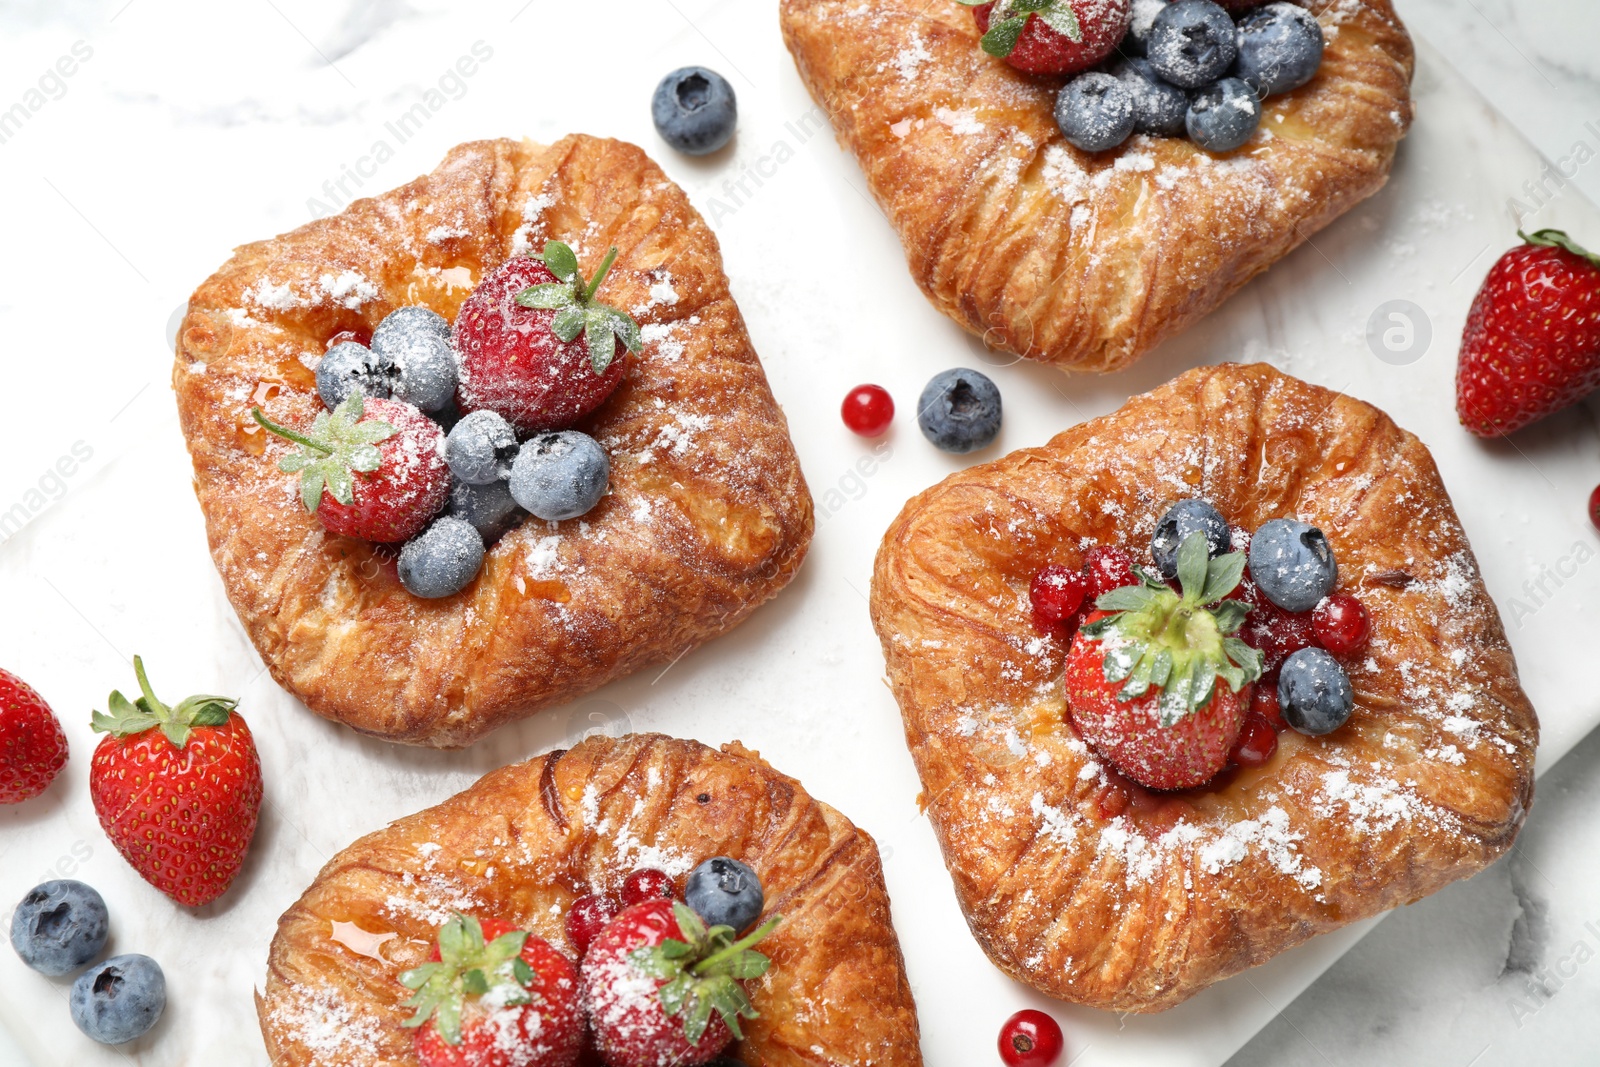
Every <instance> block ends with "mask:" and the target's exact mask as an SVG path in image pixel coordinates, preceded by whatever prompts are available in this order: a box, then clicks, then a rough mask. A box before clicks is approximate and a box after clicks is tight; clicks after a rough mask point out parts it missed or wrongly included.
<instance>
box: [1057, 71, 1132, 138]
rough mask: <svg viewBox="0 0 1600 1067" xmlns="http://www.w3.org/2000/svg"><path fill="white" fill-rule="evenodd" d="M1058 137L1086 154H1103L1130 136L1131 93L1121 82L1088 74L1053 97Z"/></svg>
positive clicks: (1103, 73)
mask: <svg viewBox="0 0 1600 1067" xmlns="http://www.w3.org/2000/svg"><path fill="white" fill-rule="evenodd" d="M1056 125H1057V126H1059V127H1060V128H1061V136H1063V137H1065V138H1066V139H1067V140H1068V141H1070V142H1072V144H1074V145H1076V146H1077V147H1079V148H1081V149H1083V150H1084V151H1085V152H1104V151H1106V150H1107V149H1111V148H1115V147H1117V145H1119V144H1121V143H1122V142H1123V141H1126V140H1127V139H1128V138H1129V137H1130V136H1132V135H1133V127H1134V105H1133V93H1132V92H1130V91H1129V89H1128V86H1127V85H1125V84H1124V83H1123V82H1122V81H1121V80H1120V79H1118V78H1115V77H1112V76H1111V75H1110V74H1106V73H1105V72H1103V71H1098V70H1097V71H1091V72H1090V73H1088V74H1080V75H1078V76H1077V77H1076V78H1074V79H1072V81H1071V82H1069V83H1068V84H1067V86H1066V87H1065V88H1064V89H1062V90H1061V92H1060V93H1058V94H1057V95H1056Z"/></svg>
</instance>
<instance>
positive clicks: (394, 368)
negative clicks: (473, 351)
mask: <svg viewBox="0 0 1600 1067" xmlns="http://www.w3.org/2000/svg"><path fill="white" fill-rule="evenodd" d="M370 347H371V349H372V354H373V356H374V357H376V358H377V360H378V363H379V365H380V366H382V367H387V368H391V370H390V372H389V373H390V395H391V396H393V397H394V398H395V399H396V400H404V401H406V402H407V403H409V404H413V405H415V406H416V407H418V408H420V409H421V410H423V411H438V410H440V409H441V408H443V407H444V406H445V405H447V404H449V403H451V402H452V401H453V400H454V399H455V395H456V357H455V350H454V349H453V348H452V346H451V342H450V324H449V323H448V322H446V321H445V320H444V319H443V318H442V317H441V316H439V315H437V314H435V313H434V312H432V311H429V310H428V309H427V308H422V307H403V308H399V309H397V310H395V311H392V312H390V313H389V314H388V315H387V316H385V317H384V320H383V321H382V322H380V323H379V324H378V328H377V329H376V330H374V331H372V345H371V346H370Z"/></svg>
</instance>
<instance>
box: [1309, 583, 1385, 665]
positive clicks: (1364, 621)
mask: <svg viewBox="0 0 1600 1067" xmlns="http://www.w3.org/2000/svg"><path fill="white" fill-rule="evenodd" d="M1311 622H1312V625H1313V626H1314V627H1315V628H1316V634H1317V643H1318V644H1319V645H1321V646H1322V647H1323V648H1325V649H1327V650H1328V651H1329V652H1332V653H1333V654H1334V655H1335V656H1353V655H1355V654H1356V653H1357V652H1360V651H1361V650H1362V649H1363V648H1365V647H1366V644H1367V638H1368V636H1369V635H1370V634H1371V632H1372V622H1371V620H1370V619H1369V618H1368V617H1367V609H1366V607H1365V606H1364V605H1363V604H1362V603H1361V601H1360V600H1358V599H1356V598H1355V597H1353V596H1351V595H1350V594H1349V593H1334V594H1333V595H1332V596H1330V597H1327V598H1325V599H1324V600H1323V601H1322V602H1321V603H1320V604H1318V605H1317V607H1316V610H1315V611H1313V612H1312V613H1311Z"/></svg>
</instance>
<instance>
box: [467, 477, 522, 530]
mask: <svg viewBox="0 0 1600 1067" xmlns="http://www.w3.org/2000/svg"><path fill="white" fill-rule="evenodd" d="M449 511H450V514H451V515H454V516H455V517H456V518H458V519H460V520H462V521H463V522H466V523H469V524H471V526H472V528H473V529H475V530H477V531H478V534H479V535H480V536H481V537H482V538H483V543H484V544H485V545H492V544H494V543H495V542H496V541H498V540H500V538H502V537H504V536H505V535H506V534H507V533H509V532H510V531H511V530H512V528H513V527H515V526H516V525H517V524H518V523H520V522H521V521H522V520H523V518H524V517H526V515H527V514H528V513H527V512H525V511H523V510H522V509H521V508H519V507H517V501H516V498H514V497H513V496H512V495H511V485H510V483H508V482H489V483H487V484H486V485H473V484H472V483H470V482H463V481H460V480H457V481H455V482H453V483H451V486H450V505H449Z"/></svg>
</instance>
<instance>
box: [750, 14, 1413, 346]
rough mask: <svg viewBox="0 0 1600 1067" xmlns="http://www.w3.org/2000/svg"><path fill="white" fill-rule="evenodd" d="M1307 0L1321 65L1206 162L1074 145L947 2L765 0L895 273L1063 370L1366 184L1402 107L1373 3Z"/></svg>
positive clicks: (1180, 318)
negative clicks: (889, 244)
mask: <svg viewBox="0 0 1600 1067" xmlns="http://www.w3.org/2000/svg"><path fill="white" fill-rule="evenodd" d="M1308 6H1311V7H1314V8H1316V9H1320V14H1319V16H1318V17H1319V18H1320V20H1321V22H1322V25H1323V27H1324V33H1325V36H1326V39H1327V46H1326V51H1325V55H1324V58H1323V63H1322V68H1321V70H1320V71H1319V72H1318V74H1317V76H1316V77H1315V78H1314V79H1313V80H1312V81H1311V82H1310V83H1309V84H1307V85H1305V86H1304V87H1302V88H1300V89H1298V90H1296V91H1295V92H1293V93H1288V94H1285V95H1283V96H1275V97H1272V98H1271V99H1269V100H1267V101H1266V106H1265V113H1264V116H1263V119H1262V127H1263V128H1262V131H1261V132H1258V133H1257V134H1256V135H1255V137H1254V138H1253V139H1252V140H1251V141H1250V142H1249V144H1247V145H1246V146H1245V147H1244V148H1241V149H1239V150H1238V151H1236V152H1231V153H1227V154H1225V155H1217V156H1213V155H1210V154H1208V153H1207V152H1205V151H1203V150H1202V149H1200V148H1198V147H1196V146H1195V145H1194V144H1192V143H1190V142H1189V141H1187V140H1184V139H1182V138H1162V137H1148V136H1143V135H1137V136H1135V137H1133V138H1131V139H1130V140H1128V141H1127V142H1126V143H1125V144H1123V145H1122V146H1121V147H1120V148H1117V149H1113V150H1111V151H1108V152H1102V153H1094V154H1091V153H1086V152H1082V151H1080V150H1078V149H1077V148H1074V147H1073V146H1072V145H1070V144H1068V143H1067V142H1066V140H1065V139H1064V138H1063V137H1062V135H1061V132H1060V131H1059V130H1058V129H1057V128H1056V124H1055V119H1054V117H1053V116H1054V112H1053V109H1054V104H1055V95H1056V90H1057V89H1058V88H1059V87H1060V85H1061V84H1062V81H1063V79H1060V78H1056V79H1049V78H1035V77H1032V76H1029V75H1026V74H1023V73H1021V72H1020V71H1017V70H1015V69H1013V68H1012V67H1010V66H1008V65H1007V64H1006V63H1005V62H1004V61H1002V60H999V59H996V58H994V57H992V56H989V55H986V54H985V53H984V52H983V50H982V49H981V48H979V46H978V37H979V34H978V30H977V27H976V25H975V23H974V21H973V18H972V11H971V9H970V8H966V7H962V6H961V5H959V4H957V3H956V2H955V0H871V2H867V3H863V2H861V0H781V3H780V12H781V21H782V26H783V34H784V39H785V41H786V42H787V43H788V45H789V51H790V52H791V53H792V54H793V56H794V59H795V63H796V65H797V66H798V67H799V69H800V76H801V78H802V79H803V80H804V81H805V84H806V87H807V88H808V89H809V90H810V91H811V95H812V97H813V98H814V99H815V100H816V101H817V103H818V104H820V105H821V107H822V108H823V109H824V110H825V111H826V112H827V113H828V115H829V116H830V117H831V119H832V121H833V125H834V129H835V131H836V132H837V134H838V136H839V140H840V141H841V142H842V143H843V144H844V146H845V147H846V148H848V149H849V150H850V151H851V152H852V153H853V154H854V155H855V157H856V159H857V161H858V162H859V163H860V164H861V169H862V170H863V171H864V172H865V173H866V178H867V185H868V186H869V187H870V188H871V190H872V193H873V195H874V196H875V197H876V198H877V201H878V203H879V204H880V205H881V206H882V208H883V211H884V213H885V214H886V215H887V216H888V218H889V221H890V222H891V223H892V224H893V225H894V227H895V229H896V230H898V231H899V233H900V239H901V242H902V243H903V244H904V245H905V250H906V257H907V259H908V260H909V262H910V266H911V274H912V276H913V277H914V278H915V279H916V282H917V284H918V285H919V286H921V287H922V291H923V292H924V293H926V294H927V296H928V299H930V300H931V301H933V303H934V306H936V307H937V308H938V309H939V310H940V311H942V312H944V313H945V314H946V315H948V316H949V317H950V318H952V319H954V320H955V321H956V322H958V323H960V324H961V325H962V326H964V327H966V328H967V329H968V330H970V331H972V332H973V333H975V334H978V335H980V336H981V337H982V338H983V340H984V342H985V344H988V345H990V346H993V347H996V348H1003V349H1006V350H1008V351H1011V352H1015V353H1017V354H1019V355H1022V356H1026V357H1027V358H1029V359H1037V360H1042V361H1044V362H1046V363H1053V364H1056V365H1057V366H1059V367H1061V368H1062V369H1063V370H1086V371H1112V370H1118V369H1121V368H1123V367H1126V366H1127V365H1128V364H1130V363H1132V362H1133V361H1134V360H1135V359H1137V358H1139V356H1140V355H1141V354H1142V353H1144V352H1145V351H1146V350H1148V349H1150V348H1151V347H1153V346H1154V345H1155V344H1156V343H1157V342H1159V341H1161V340H1162V339H1163V338H1165V337H1168V336H1170V335H1172V334H1174V333H1176V332H1178V331H1179V330H1181V329H1183V328H1184V327H1185V326H1188V325H1189V324H1190V323H1192V322H1194V321H1195V320H1196V319H1198V318H1200V317H1201V316H1202V315H1204V314H1206V313H1207V312H1209V311H1211V310H1212V309H1213V308H1215V307H1216V306H1217V305H1218V304H1220V303H1222V301H1223V300H1225V299H1226V298H1227V297H1228V296H1229V295H1230V294H1232V293H1233V292H1234V291H1235V290H1236V289H1238V288H1239V287H1240V286H1242V285H1244V283H1245V282H1247V281H1249V280H1250V279H1251V278H1252V277H1254V276H1255V275H1257V274H1259V273H1260V272H1261V271H1264V270H1266V269H1267V267H1268V266H1270V265H1271V264H1272V263H1274V262H1276V261H1277V260H1278V259H1279V258H1281V257H1282V256H1284V255H1286V254H1288V253H1289V251H1290V250H1292V249H1293V248H1295V247H1296V246H1298V245H1299V244H1300V243H1301V242H1302V241H1305V240H1307V239H1308V238H1309V237H1310V236H1311V235H1312V234H1314V233H1315V232H1316V231H1317V230H1319V229H1321V228H1322V227H1324V226H1326V225H1327V224H1328V223H1330V222H1332V221H1333V220H1334V219H1335V218H1337V217H1338V216H1340V215H1341V214H1343V213H1344V212H1346V211H1348V210H1349V209H1350V208H1351V207H1353V206H1354V205H1355V204H1356V203H1357V202H1359V201H1360V200H1362V199H1363V198H1365V197H1367V196H1370V195H1371V194H1372V193H1374V192H1376V191H1377V190H1378V189H1379V188H1380V187H1381V186H1382V185H1383V183H1384V181H1385V179H1386V178H1387V176H1388V173H1389V167H1390V164H1391V163H1392V161H1393V159H1394V151H1395V145H1396V143H1397V142H1398V141H1399V140H1400V138H1401V137H1402V136H1403V135H1404V134H1405V132H1406V129H1407V127H1408V126H1409V125H1410V123H1411V94H1410V82H1411V73H1412V50H1411V40H1410V38H1409V37H1408V36H1407V34H1406V31H1405V27H1404V26H1402V25H1401V23H1400V20H1399V19H1398V18H1397V17H1396V16H1395V13H1394V9H1393V7H1392V6H1391V4H1390V0H1336V2H1332V3H1319V4H1315V5H1308Z"/></svg>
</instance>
